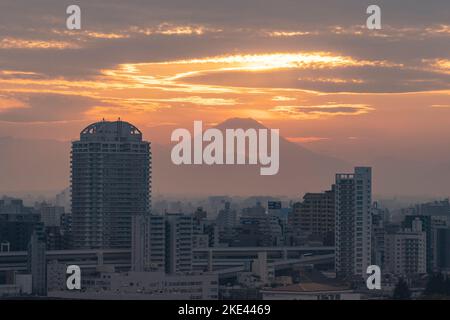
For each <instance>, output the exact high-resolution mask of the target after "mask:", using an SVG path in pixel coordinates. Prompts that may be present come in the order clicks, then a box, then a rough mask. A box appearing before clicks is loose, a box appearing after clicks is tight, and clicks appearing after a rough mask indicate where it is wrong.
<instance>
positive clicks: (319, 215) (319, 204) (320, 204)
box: [289, 186, 335, 245]
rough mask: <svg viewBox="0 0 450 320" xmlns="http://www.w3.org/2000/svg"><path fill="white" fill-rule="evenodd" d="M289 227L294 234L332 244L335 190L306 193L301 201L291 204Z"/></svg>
mask: <svg viewBox="0 0 450 320" xmlns="http://www.w3.org/2000/svg"><path fill="white" fill-rule="evenodd" d="M289 228H290V230H291V231H292V233H293V235H294V236H298V237H302V236H303V237H305V238H306V237H308V239H309V240H316V241H320V242H322V243H323V244H324V245H334V228H335V192H334V186H333V188H332V190H329V191H325V192H321V193H307V194H305V195H304V197H303V202H297V203H295V204H294V205H293V208H292V212H291V213H290V216H289Z"/></svg>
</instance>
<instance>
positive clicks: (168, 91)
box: [0, 0, 450, 183]
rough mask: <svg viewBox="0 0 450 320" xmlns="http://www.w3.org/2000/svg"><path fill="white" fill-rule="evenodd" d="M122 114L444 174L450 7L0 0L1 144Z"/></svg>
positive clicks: (160, 127) (440, 2)
mask: <svg viewBox="0 0 450 320" xmlns="http://www.w3.org/2000/svg"><path fill="white" fill-rule="evenodd" d="M71 4H77V5H79V6H80V8H81V21H82V22H81V23H82V25H81V30H68V29H67V28H66V18H67V16H68V15H67V14H66V12H65V11H66V8H67V6H68V5H71ZM370 4H377V5H379V6H380V8H381V21H382V29H381V30H369V29H367V27H366V19H367V17H368V15H367V14H366V8H367V7H368V6H369V5H370ZM119 117H120V118H121V119H123V120H126V121H129V122H132V123H133V124H135V125H136V126H137V127H139V128H140V129H141V130H142V131H143V133H144V136H145V137H147V138H148V139H151V140H152V141H154V142H157V143H168V142H169V141H170V132H171V130H172V129H173V128H179V127H187V128H192V123H193V121H194V120H202V121H203V122H204V123H205V124H206V125H209V126H213V125H215V124H218V123H220V122H222V121H224V120H226V119H229V118H235V117H240V118H253V119H255V120H257V121H259V122H261V123H263V124H264V125H266V126H267V127H270V128H279V129H280V132H281V134H282V135H283V136H284V137H286V138H287V139H288V140H290V141H292V142H294V143H298V144H301V145H302V146H305V147H307V148H309V149H310V150H313V151H315V152H319V153H323V154H327V155H329V156H334V157H338V158H340V159H343V160H346V161H350V162H352V163H355V164H360V163H364V164H371V163H372V162H374V161H375V162H376V161H379V159H385V160H384V165H386V166H387V165H388V164H389V163H390V162H391V161H392V159H394V158H395V161H393V162H392V163H405V162H414V163H419V164H420V165H418V166H414V168H423V167H429V166H441V165H450V151H447V150H446V149H448V148H447V145H448V142H449V137H450V2H449V1H448V0H430V1H418V0H395V1H392V0H391V1H364V0H352V1H332V0H325V1H301V0H277V1H267V0H239V1H237V0H227V1H212V0H198V1H188V0H170V1H168V0H164V1H162V0H160V1H137V0H135V1H126V2H125V1H118V0H109V1H100V0H90V1H61V0H35V1H32V2H31V1H23V0H2V1H1V2H0V137H5V136H8V137H16V138H23V139H55V140H60V141H68V140H73V139H76V138H77V136H78V134H79V132H80V131H81V130H82V129H83V128H84V127H85V126H87V125H88V124H90V123H92V122H95V121H99V120H101V119H103V118H105V119H107V120H115V119H117V118H119ZM0 166H1V164H0ZM414 170H417V169H414ZM415 183H420V181H416V182H415Z"/></svg>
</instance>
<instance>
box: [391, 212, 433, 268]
mask: <svg viewBox="0 0 450 320" xmlns="http://www.w3.org/2000/svg"><path fill="white" fill-rule="evenodd" d="M422 230H423V229H422V221H421V220H420V219H419V218H416V219H415V220H414V221H412V228H411V229H403V230H401V231H398V232H396V233H393V234H387V235H386V239H385V264H384V270H383V272H385V273H393V274H395V275H398V276H411V275H416V274H424V273H426V272H427V268H426V267H427V255H426V242H427V238H426V232H424V231H422Z"/></svg>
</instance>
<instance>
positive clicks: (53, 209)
mask: <svg viewBox="0 0 450 320" xmlns="http://www.w3.org/2000/svg"><path fill="white" fill-rule="evenodd" d="M38 211H39V214H40V216H41V222H42V223H43V224H44V225H45V226H46V227H59V226H60V225H61V216H62V215H63V214H64V207H58V206H50V205H46V204H43V205H41V206H40V207H39V209H38Z"/></svg>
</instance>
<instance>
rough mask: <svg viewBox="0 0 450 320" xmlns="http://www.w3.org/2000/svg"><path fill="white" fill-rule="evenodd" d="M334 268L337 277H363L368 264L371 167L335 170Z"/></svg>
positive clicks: (369, 253)
mask: <svg viewBox="0 0 450 320" xmlns="http://www.w3.org/2000/svg"><path fill="white" fill-rule="evenodd" d="M335 193H336V198H335V199H336V202H335V247H336V249H335V252H336V258H335V268H336V275H337V276H338V277H340V278H360V277H361V278H365V277H366V271H367V267H368V266H369V265H370V264H371V204H372V169H371V168H370V167H356V168H355V171H354V173H338V174H336V186H335Z"/></svg>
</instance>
